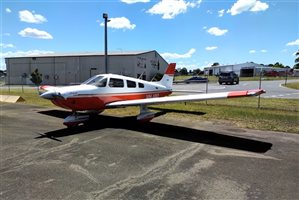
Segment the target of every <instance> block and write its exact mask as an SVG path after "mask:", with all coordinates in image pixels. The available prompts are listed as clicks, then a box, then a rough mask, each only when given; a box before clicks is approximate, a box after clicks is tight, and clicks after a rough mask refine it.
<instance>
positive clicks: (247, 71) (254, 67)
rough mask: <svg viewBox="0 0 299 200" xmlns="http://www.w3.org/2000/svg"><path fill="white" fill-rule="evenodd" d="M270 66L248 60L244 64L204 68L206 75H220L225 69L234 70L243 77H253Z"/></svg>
mask: <svg viewBox="0 0 299 200" xmlns="http://www.w3.org/2000/svg"><path fill="white" fill-rule="evenodd" d="M266 68H269V66H266V65H259V64H256V63H253V62H246V63H242V64H235V65H218V66H212V67H207V68H205V69H204V72H205V74H206V75H219V74H220V72H223V71H234V72H235V73H236V74H238V75H239V76H241V77H252V76H256V75H258V74H259V73H260V71H261V70H265V69H266Z"/></svg>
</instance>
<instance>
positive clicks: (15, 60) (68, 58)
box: [5, 50, 168, 85]
mask: <svg viewBox="0 0 299 200" xmlns="http://www.w3.org/2000/svg"><path fill="white" fill-rule="evenodd" d="M5 63H6V69H7V80H6V82H7V84H32V83H31V81H30V78H29V77H30V74H31V73H32V72H33V71H34V70H35V69H38V71H39V73H41V74H42V79H43V82H42V84H49V85H67V84H71V83H81V82H83V81H85V80H86V79H88V78H90V77H91V76H93V75H96V74H103V73H106V72H105V57H104V54H103V53H68V54H63V53H55V54H42V55H36V56H23V57H10V58H5ZM167 66H168V63H167V62H166V61H165V60H164V59H163V58H162V57H161V55H160V54H159V53H158V52H157V51H155V50H153V51H139V52H109V53H108V73H114V74H120V75H126V76H131V77H135V78H139V77H141V78H142V79H144V80H151V79H152V78H153V77H154V76H155V75H156V74H157V73H161V74H163V73H164V71H165V69H166V68H167ZM24 75H25V76H24ZM22 77H26V78H22Z"/></svg>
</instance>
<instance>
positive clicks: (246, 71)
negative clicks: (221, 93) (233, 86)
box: [240, 68, 254, 77]
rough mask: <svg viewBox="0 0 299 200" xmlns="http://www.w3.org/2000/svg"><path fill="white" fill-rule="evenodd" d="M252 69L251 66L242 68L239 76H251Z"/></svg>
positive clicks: (252, 73)
mask: <svg viewBox="0 0 299 200" xmlns="http://www.w3.org/2000/svg"><path fill="white" fill-rule="evenodd" d="M253 75H254V69H253V68H242V69H241V71H240V76H241V77H253Z"/></svg>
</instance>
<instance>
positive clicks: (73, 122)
mask: <svg viewBox="0 0 299 200" xmlns="http://www.w3.org/2000/svg"><path fill="white" fill-rule="evenodd" d="M100 112H101V111H97V112H88V114H86V113H84V114H82V113H78V112H73V114H72V115H70V116H68V117H67V118H65V119H64V121H63V124H64V125H65V126H67V127H68V128H72V127H76V126H79V125H80V124H84V123H86V122H88V121H89V120H91V119H92V116H94V115H97V114H99V113H100ZM154 117H155V113H153V112H151V111H149V109H148V108H147V106H146V105H141V106H140V113H139V115H137V121H141V122H149V121H151V120H152V119H153V118H154Z"/></svg>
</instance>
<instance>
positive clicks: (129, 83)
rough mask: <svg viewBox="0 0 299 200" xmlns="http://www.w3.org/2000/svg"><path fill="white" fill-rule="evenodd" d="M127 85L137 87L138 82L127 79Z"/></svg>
mask: <svg viewBox="0 0 299 200" xmlns="http://www.w3.org/2000/svg"><path fill="white" fill-rule="evenodd" d="M127 86H128V88H135V87H136V82H134V81H129V80H127Z"/></svg>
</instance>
